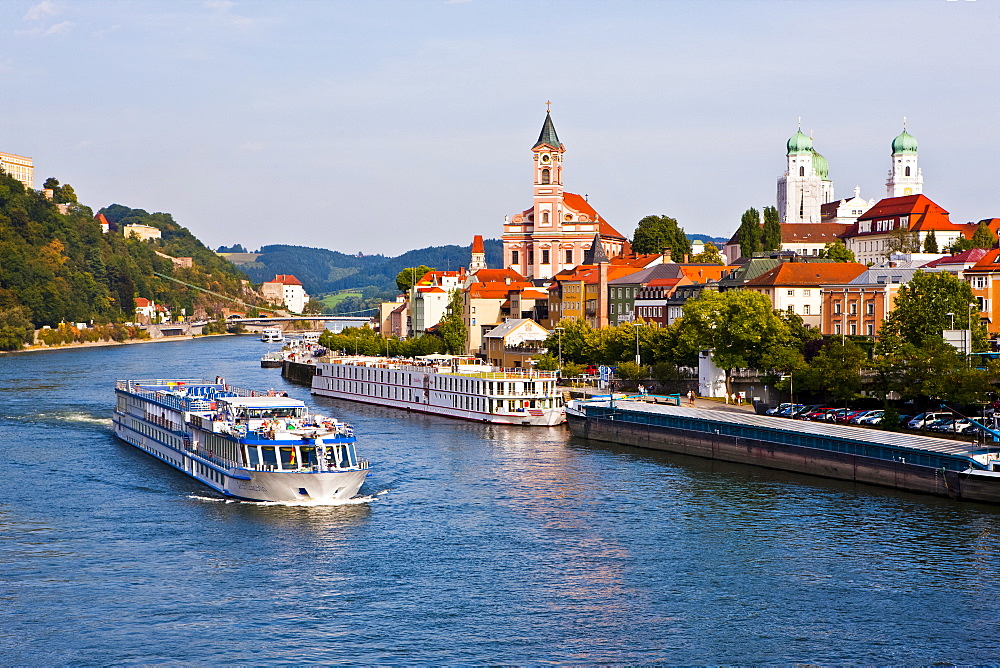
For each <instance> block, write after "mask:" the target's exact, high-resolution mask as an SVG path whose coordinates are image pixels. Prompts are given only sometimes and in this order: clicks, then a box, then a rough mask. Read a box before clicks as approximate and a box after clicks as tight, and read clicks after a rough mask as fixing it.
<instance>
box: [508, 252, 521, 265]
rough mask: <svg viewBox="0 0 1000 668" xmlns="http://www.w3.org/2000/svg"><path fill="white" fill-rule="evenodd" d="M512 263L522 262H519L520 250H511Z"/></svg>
mask: <svg viewBox="0 0 1000 668" xmlns="http://www.w3.org/2000/svg"><path fill="white" fill-rule="evenodd" d="M510 263H511V264H520V263H519V262H518V252H517V251H511V252H510Z"/></svg>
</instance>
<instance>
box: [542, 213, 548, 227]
mask: <svg viewBox="0 0 1000 668" xmlns="http://www.w3.org/2000/svg"><path fill="white" fill-rule="evenodd" d="M542 224H543V225H548V224H549V212H548V211H542Z"/></svg>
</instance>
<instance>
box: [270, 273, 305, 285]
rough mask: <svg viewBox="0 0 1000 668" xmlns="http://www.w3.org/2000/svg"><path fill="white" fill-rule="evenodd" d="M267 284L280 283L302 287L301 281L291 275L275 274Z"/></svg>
mask: <svg viewBox="0 0 1000 668" xmlns="http://www.w3.org/2000/svg"><path fill="white" fill-rule="evenodd" d="M267 282H268V283H281V284H282V285H302V281H300V280H299V279H297V278H295V277H294V276H292V275H291V274H275V275H274V280H271V281H267Z"/></svg>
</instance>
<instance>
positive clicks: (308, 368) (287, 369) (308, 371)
mask: <svg viewBox="0 0 1000 668" xmlns="http://www.w3.org/2000/svg"><path fill="white" fill-rule="evenodd" d="M315 373H316V365H315V364H303V363H302V362H292V361H290V360H284V361H283V362H282V363H281V377H282V378H284V379H286V380H288V381H291V382H293V383H295V384H296V385H305V386H306V387H312V378H313V375H314V374H315Z"/></svg>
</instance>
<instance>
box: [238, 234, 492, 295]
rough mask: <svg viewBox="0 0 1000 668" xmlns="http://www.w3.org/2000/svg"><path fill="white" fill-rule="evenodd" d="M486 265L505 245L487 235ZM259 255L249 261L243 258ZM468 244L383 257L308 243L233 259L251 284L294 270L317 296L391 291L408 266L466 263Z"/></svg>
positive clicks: (440, 266)
mask: <svg viewBox="0 0 1000 668" xmlns="http://www.w3.org/2000/svg"><path fill="white" fill-rule="evenodd" d="M484 245H485V247H486V263H487V264H488V265H489V266H491V267H499V266H501V265H502V263H503V244H502V243H501V242H500V240H499V239H486V240H485V241H484ZM251 255H257V257H256V259H254V260H253V261H252V262H245V261H241V260H246V259H249V256H251ZM469 255H470V246H454V245H452V246H430V247H428V248H420V249H418V250H411V251H408V252H406V253H403V254H402V255H399V256H397V257H385V256H384V255H362V256H358V255H347V254H345V253H340V252H338V251H332V250H326V249H323V248H309V247H307V246H285V245H274V246H264V247H262V248H261V249H260V250H259V251H258V253H255V254H247V256H244V257H241V258H232V259H234V260H236V261H237V262H239V267H240V269H241V270H243V272H244V273H246V275H247V276H249V277H250V280H251V281H253V282H254V283H262V282H264V281H268V280H271V279H272V278H274V276H275V274H292V275H293V276H295V277H296V278H298V279H299V280H300V281H302V285H303V286H304V287H305V289H306V292H308V293H309V294H311V295H321V294H327V293H330V292H337V291H340V290H346V289H351V288H365V287H375V288H378V289H380V290H384V291H390V292H395V290H396V274H398V273H399V272H400V271H402V270H403V269H406V268H407V267H418V266H420V265H422V264H423V265H426V266H428V267H434V268H435V269H441V270H446V271H449V270H450V271H456V270H458V268H459V267H468V266H469V259H470V257H469Z"/></svg>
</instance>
